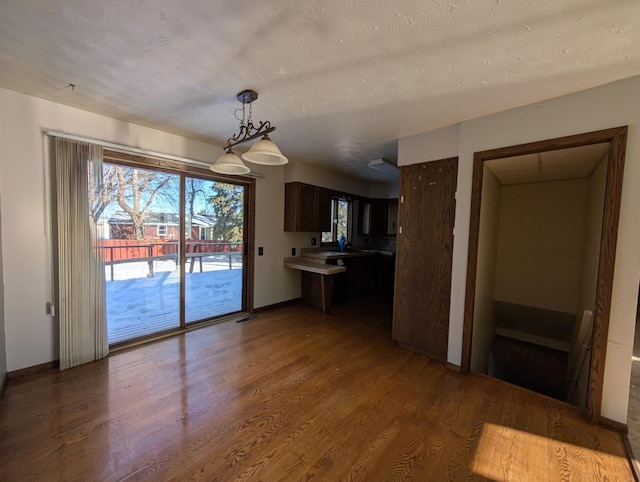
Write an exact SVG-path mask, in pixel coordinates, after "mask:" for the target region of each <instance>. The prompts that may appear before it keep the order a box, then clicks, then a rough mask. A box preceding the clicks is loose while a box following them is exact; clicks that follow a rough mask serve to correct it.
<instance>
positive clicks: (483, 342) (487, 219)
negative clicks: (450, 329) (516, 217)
mask: <svg viewBox="0 0 640 482" xmlns="http://www.w3.org/2000/svg"><path fill="white" fill-rule="evenodd" d="M500 194H501V190H500V183H499V182H498V180H497V179H496V178H495V176H494V175H493V173H492V172H491V171H490V170H489V169H488V168H487V167H486V166H485V167H484V172H483V176H482V204H481V205H480V229H479V232H478V265H477V269H476V297H475V306H474V311H473V335H472V344H471V369H472V370H475V371H479V372H482V373H488V372H489V352H490V349H491V343H492V341H493V338H494V336H495V332H496V322H495V305H494V300H495V283H496V265H497V256H498V249H499V245H498V230H499V223H500Z"/></svg>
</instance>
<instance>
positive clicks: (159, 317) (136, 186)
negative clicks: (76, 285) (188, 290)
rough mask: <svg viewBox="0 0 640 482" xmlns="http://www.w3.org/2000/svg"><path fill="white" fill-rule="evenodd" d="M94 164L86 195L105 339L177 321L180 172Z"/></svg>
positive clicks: (171, 325)
mask: <svg viewBox="0 0 640 482" xmlns="http://www.w3.org/2000/svg"><path fill="white" fill-rule="evenodd" d="M95 169H96V168H92V169H91V172H90V180H89V201H90V205H91V211H92V213H91V214H92V216H93V218H94V219H96V220H97V223H96V224H97V230H98V233H97V234H98V236H97V238H98V241H97V245H96V248H97V249H98V250H99V252H100V253H101V255H102V259H103V260H104V264H105V280H106V286H107V289H106V295H107V327H108V335H109V344H114V343H120V342H123V341H127V340H131V339H134V338H138V337H141V336H146V335H151V334H154V333H158V332H161V331H165V330H168V329H172V328H177V327H179V326H180V271H179V269H178V268H179V263H178V262H179V252H180V248H179V243H180V233H181V230H180V215H179V213H180V208H179V206H180V176H179V175H176V174H170V173H165V172H160V171H155V170H149V169H141V168H134V167H128V166H123V165H119V164H111V163H106V162H105V163H103V164H102V172H101V173H100V172H97V171H96V170H95ZM99 174H101V175H99Z"/></svg>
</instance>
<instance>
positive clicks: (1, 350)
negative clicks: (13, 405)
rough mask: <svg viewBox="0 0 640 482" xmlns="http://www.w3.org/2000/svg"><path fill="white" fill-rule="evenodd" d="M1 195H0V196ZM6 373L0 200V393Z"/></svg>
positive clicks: (0, 210) (0, 208) (0, 212)
mask: <svg viewBox="0 0 640 482" xmlns="http://www.w3.org/2000/svg"><path fill="white" fill-rule="evenodd" d="M1 197H2V196H0V198H1ZM6 373H7V344H6V337H5V334H4V269H3V265H2V202H1V201H0V393H2V388H3V385H2V384H3V383H4V376H5V375H6Z"/></svg>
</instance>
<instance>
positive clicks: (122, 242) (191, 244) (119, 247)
mask: <svg viewBox="0 0 640 482" xmlns="http://www.w3.org/2000/svg"><path fill="white" fill-rule="evenodd" d="M178 246H179V244H178V242H177V241H166V242H164V241H158V240H156V239H154V240H153V241H148V242H146V241H144V240H142V241H137V240H129V239H101V240H100V241H98V242H96V243H95V247H96V248H98V249H99V250H100V254H101V257H102V260H103V261H104V262H105V263H113V262H118V261H128V260H131V261H134V260H148V259H150V258H163V257H167V258H170V257H177V254H178ZM242 249H243V246H242V243H228V242H225V241H209V240H199V241H187V244H186V252H187V254H191V253H202V254H203V255H206V254H209V253H242Z"/></svg>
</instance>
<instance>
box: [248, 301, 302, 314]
mask: <svg viewBox="0 0 640 482" xmlns="http://www.w3.org/2000/svg"><path fill="white" fill-rule="evenodd" d="M300 302H302V298H294V299H292V300H287V301H281V302H279V303H274V304H272V305H266V306H261V307H260V308H254V309H253V313H263V312H265V311H272V310H277V309H279V308H285V307H287V306H290V305H296V304H298V303H300Z"/></svg>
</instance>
